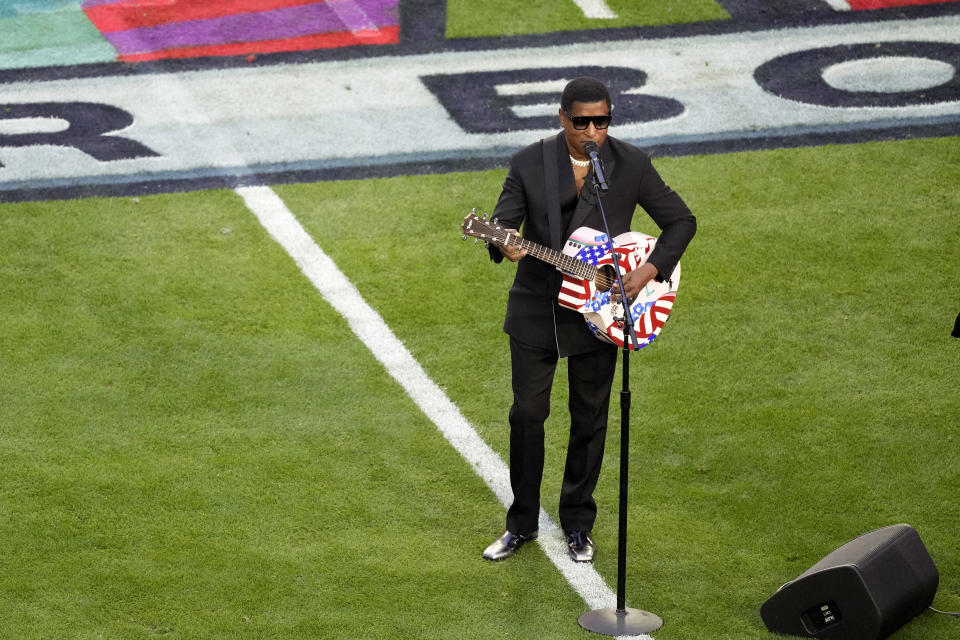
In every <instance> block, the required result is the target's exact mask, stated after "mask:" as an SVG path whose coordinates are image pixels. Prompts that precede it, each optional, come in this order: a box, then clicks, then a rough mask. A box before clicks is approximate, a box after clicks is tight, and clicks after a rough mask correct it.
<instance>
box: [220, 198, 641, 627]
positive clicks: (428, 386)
mask: <svg viewBox="0 0 960 640" xmlns="http://www.w3.org/2000/svg"><path fill="white" fill-rule="evenodd" d="M236 193H237V194H238V195H239V196H240V197H241V198H243V201H244V203H246V205H247V208H249V209H250V211H251V212H253V214H254V215H255V216H256V217H257V219H258V220H259V221H260V224H261V225H263V227H264V228H265V229H266V230H267V232H268V233H269V234H270V236H271V237H272V238H273V239H274V240H275V241H276V242H277V243H278V244H279V245H280V246H281V247H283V249H284V250H285V251H286V252H287V253H288V254H290V257H291V258H293V261H294V262H295V263H296V264H297V266H298V267H300V271H301V272H303V274H304V275H305V276H307V278H308V279H309V280H310V282H311V283H312V284H313V286H314V287H316V289H317V291H319V292H320V295H321V296H323V298H324V299H325V300H326V301H327V302H328V303H330V305H331V306H332V307H333V308H334V309H336V310H337V312H338V313H339V314H340V315H342V316H343V317H344V318H345V319H346V321H347V324H349V325H350V328H351V330H352V331H353V332H354V333H355V334H356V336H357V337H358V338H359V339H360V341H361V342H363V344H365V345H366V346H367V348H368V349H370V351H371V352H372V353H373V356H374V357H375V358H376V359H377V360H379V361H380V363H381V364H382V365H383V366H384V368H385V369H386V370H387V372H388V373H389V374H390V375H391V376H392V377H393V379H394V380H396V381H397V383H399V384H400V386H401V387H402V388H403V390H404V391H406V393H407V395H409V396H410V398H411V399H412V400H413V401H414V402H415V403H416V404H417V406H418V407H420V410H421V411H423V412H424V414H426V416H427V417H428V418H429V419H430V420H431V421H432V422H433V423H434V424H435V425H436V427H437V429H439V430H440V432H441V433H442V434H443V436H444V437H445V438H446V439H447V440H448V441H449V442H450V444H452V445H453V447H454V449H456V450H457V452H458V453H460V455H461V456H463V457H464V459H466V461H467V462H468V463H469V464H470V466H471V467H473V470H474V471H475V472H476V473H477V475H479V476H480V477H481V478H482V479H483V481H484V482H485V483H486V484H487V486H488V487H490V489H491V490H492V491H493V493H494V494H495V495H496V496H497V498H498V499H499V500H500V503H501V504H503V505H504V507H506V506H508V505H509V504H510V502H511V500H512V497H513V494H512V492H511V490H510V472H509V470H508V468H507V465H506V464H505V463H504V462H503V460H502V459H501V458H500V456H499V455H497V453H496V452H495V451H494V450H493V449H491V448H490V445H488V444H487V443H486V442H485V441H484V440H483V438H481V437H480V436H479V434H477V432H476V431H475V430H474V428H473V427H472V426H471V425H470V423H469V422H467V419H466V418H465V417H464V416H463V414H462V413H460V409H458V408H457V406H456V405H455V404H453V402H452V401H451V400H450V399H449V398H448V397H447V395H446V394H445V393H444V392H443V390H441V389H440V387H438V386H437V384H436V383H435V382H434V381H433V380H431V379H430V377H429V376H428V375H427V374H426V372H425V371H424V370H423V367H421V366H420V363H419V362H417V361H416V359H415V358H414V357H413V356H412V355H411V354H410V352H409V351H408V350H407V348H406V347H405V346H404V345H403V343H402V342H400V340H399V339H398V338H397V337H396V336H395V335H394V334H393V332H392V331H391V330H390V328H389V327H388V326H387V325H386V323H385V322H384V320H383V318H382V317H381V316H380V314H379V313H377V311H376V310H375V309H374V308H373V307H371V306H370V305H369V304H367V302H366V301H365V300H364V299H363V297H362V296H361V295H360V292H359V291H358V290H357V288H356V287H355V286H354V285H353V283H352V282H350V280H349V279H348V278H347V277H346V276H345V275H344V274H343V272H342V271H340V269H339V267H337V265H336V264H335V263H334V262H333V260H331V259H330V257H329V256H327V254H326V253H324V251H323V250H322V249H321V248H320V247H319V246H317V244H316V243H315V242H314V241H313V238H311V237H310V235H309V234H308V233H307V232H306V230H304V228H303V226H302V225H301V224H300V222H299V221H298V220H297V219H296V217H295V216H294V215H293V213H291V211H290V210H289V209H288V208H287V206H286V204H284V202H283V200H281V199H280V196H278V195H277V194H276V192H274V191H273V189H271V188H270V187H265V186H259V187H239V188H237V189H236ZM539 526H540V536H539V537H538V538H537V543H539V545H540V546H541V548H543V551H544V553H546V554H547V557H548V558H550V561H551V562H553V564H554V565H555V566H556V567H557V569H559V570H560V573H561V574H562V575H563V577H564V578H566V580H567V582H569V583H570V585H571V586H572V587H573V589H574V590H575V591H576V592H577V594H579V595H580V597H581V598H583V600H584V602H586V603H587V606H589V607H590V609H599V608H603V607H613V606H616V594H614V593H613V591H611V590H610V587H608V586H607V584H606V583H605V582H604V581H603V578H601V577H600V574H599V573H597V571H596V569H594V568H593V565H591V564H589V563H577V562H573V561H572V560H571V559H570V557H569V556H568V555H567V544H566V541H565V540H564V537H563V533H562V532H561V531H560V527H558V526H557V524H556V523H555V522H554V521H553V519H552V518H550V516H549V515H547V514H546V512H544V510H543V509H541V510H540V525H539ZM497 533H499V532H497ZM491 538H492V535H491ZM480 551H481V550H480V549H477V550H476V553H477V558H478V561H479V557H480ZM631 637H632V638H638V639H640V640H652V638H651V637H650V636H646V635H643V636H631Z"/></svg>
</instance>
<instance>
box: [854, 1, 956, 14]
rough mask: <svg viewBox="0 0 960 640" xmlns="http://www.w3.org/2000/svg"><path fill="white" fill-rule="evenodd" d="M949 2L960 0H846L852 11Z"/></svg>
mask: <svg viewBox="0 0 960 640" xmlns="http://www.w3.org/2000/svg"><path fill="white" fill-rule="evenodd" d="M949 2H960V0H847V4H849V5H850V8H851V9H853V10H854V11H868V10H870V9H888V8H890V7H906V6H910V5H915V4H947V3H949Z"/></svg>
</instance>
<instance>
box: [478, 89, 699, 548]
mask: <svg viewBox="0 0 960 640" xmlns="http://www.w3.org/2000/svg"><path fill="white" fill-rule="evenodd" d="M611 108H612V105H611V101H610V94H609V92H608V91H607V88H606V86H605V85H604V84H603V83H602V82H600V81H598V80H595V79H593V78H576V79H574V80H572V81H571V82H569V83H568V84H567V86H566V87H565V88H564V90H563V95H562V96H561V100H560V110H559V113H558V116H559V118H560V124H561V125H562V127H563V131H561V132H559V133H558V134H557V135H555V136H550V137H548V138H545V139H544V140H541V141H539V142H536V143H534V144H532V145H530V146H528V147H526V148H524V149H521V150H520V151H518V152H517V153H516V154H515V155H514V156H513V157H512V158H511V160H510V170H509V172H508V174H507V178H506V180H505V181H504V183H503V191H502V192H501V194H500V198H499V200H498V201H497V206H496V208H495V209H494V212H493V217H494V218H496V219H497V221H498V223H499V224H500V225H501V226H502V227H504V228H507V229H513V230H516V229H520V228H521V226H522V228H523V237H524V238H526V239H528V240H530V241H532V242H535V243H538V244H541V245H544V246H547V247H552V248H553V249H556V250H561V249H562V247H563V244H564V242H565V241H566V239H567V238H568V237H569V236H570V235H571V233H572V232H573V231H574V230H575V229H577V228H579V227H583V226H586V227H591V228H593V229H601V230H602V229H604V224H603V220H602V218H601V214H600V209H599V206H598V203H597V195H596V193H595V191H594V187H593V177H592V173H593V170H592V168H591V163H590V159H589V154H588V152H587V151H586V150H585V149H584V146H585V145H587V143H590V142H592V143H594V144H596V145H597V147H599V157H600V160H601V162H602V167H603V174H604V177H605V179H606V182H607V186H608V190H607V191H602V192H601V196H600V197H601V198H602V203H603V209H604V212H605V213H606V216H607V222H608V223H609V225H610V234H611V236H613V237H615V236H617V235H619V234H621V233H624V232H626V231H629V230H630V223H631V221H632V220H633V212H634V210H635V209H636V206H637V205H640V206H641V207H642V208H643V209H644V211H646V213H647V214H648V215H649V216H650V217H651V218H652V219H653V221H654V222H655V223H656V224H657V226H658V227H660V230H661V233H660V236H659V239H658V240H657V244H656V247H655V249H654V250H653V252H652V253H651V254H650V256H649V258H648V260H647V262H646V263H644V264H643V265H642V266H640V267H638V268H637V269H634V270H633V271H631V272H630V273H628V274H627V275H626V276H624V279H623V280H624V288H625V291H626V295H627V297H628V298H629V299H631V300H633V299H634V298H635V297H636V296H637V294H638V293H639V292H640V291H641V290H642V289H643V287H644V286H645V285H646V284H647V283H648V282H649V281H650V280H651V279H657V280H664V279H667V278H669V277H670V274H671V273H672V272H673V269H674V267H675V266H676V265H677V263H678V262H679V260H680V256H681V254H683V251H684V249H685V248H686V246H687V244H688V243H689V242H690V240H691V238H693V235H694V233H695V231H696V226H697V224H696V219H695V218H694V217H693V214H691V213H690V210H689V209H688V208H687V206H686V205H685V204H684V202H683V200H681V199H680V196H678V195H677V194H676V193H675V192H674V191H673V190H672V189H670V187H668V186H667V185H666V184H664V182H663V180H662V179H661V178H660V176H659V174H657V171H656V170H655V169H654V168H653V165H652V164H651V163H650V158H649V157H648V156H647V155H646V154H645V153H644V152H643V151H641V150H640V149H638V148H636V147H634V146H632V145H630V144H627V143H625V142H622V141H620V140H617V139H616V138H613V137H608V136H607V127H608V126H609V125H610V121H611ZM525 255H526V253H525V251H523V250H520V249H519V248H517V247H504V248H496V247H494V246H491V247H490V257H491V258H492V259H493V261H494V262H498V263H499V262H502V260H503V258H507V260H510V261H511V262H517V263H518V265H517V274H516V277H515V279H514V281H513V286H512V287H511V289H510V295H509V299H508V302H507V313H506V320H505V322H504V331H506V333H507V334H508V335H509V336H510V356H511V370H512V384H513V406H512V407H511V408H510V413H509V422H510V484H511V487H512V489H513V504H512V505H511V506H510V508H509V510H508V511H507V522H506V525H507V527H506V528H507V530H506V531H505V532H504V533H503V535H501V536H500V537H499V538H497V539H496V540H494V541H493V542H492V543H491V544H490V546H488V547H487V548H486V550H484V552H483V557H484V558H486V559H488V560H502V559H504V558H507V557H509V556H511V555H513V554H514V553H516V551H517V550H518V549H519V548H520V547H521V546H522V545H523V544H524V543H525V542H527V541H528V540H533V539H534V538H536V537H537V530H538V519H539V511H540V481H541V478H542V476H543V463H544V421H545V420H546V419H547V415H548V414H549V412H550V391H551V387H552V385H553V378H554V372H555V371H556V366H557V361H558V358H567V371H568V376H567V377H568V384H569V409H570V440H569V443H568V445H567V458H566V466H565V469H564V474H563V484H562V486H561V488H560V506H559V516H560V525H561V527H562V528H563V530H564V532H565V534H566V537H567V544H568V547H569V551H570V557H571V558H573V560H575V561H577V562H592V561H593V557H594V553H595V550H596V547H595V545H594V542H593V539H592V538H591V536H590V532H591V530H592V529H593V524H594V520H595V519H596V515H597V505H596V503H595V502H594V499H593V491H594V488H595V487H596V485H597V479H598V478H599V476H600V466H601V463H602V461H603V448H604V441H605V439H606V433H607V410H608V407H609V404H610V388H611V385H612V382H613V375H614V371H615V369H616V361H617V351H618V349H617V347H616V346H615V345H612V344H609V343H606V342H602V341H601V340H599V339H597V338H596V337H595V336H594V335H593V334H592V333H591V331H590V330H589V328H588V327H587V324H586V322H584V319H583V317H582V316H581V314H579V313H577V312H576V311H573V310H571V309H567V308H565V307H561V306H559V305H558V304H557V296H558V294H559V291H560V285H561V282H562V275H561V274H560V272H558V271H557V270H556V269H555V268H554V267H552V266H550V265H549V264H547V263H545V262H541V261H539V260H536V259H534V258H530V259H527V260H524V259H523V258H524V256H525Z"/></svg>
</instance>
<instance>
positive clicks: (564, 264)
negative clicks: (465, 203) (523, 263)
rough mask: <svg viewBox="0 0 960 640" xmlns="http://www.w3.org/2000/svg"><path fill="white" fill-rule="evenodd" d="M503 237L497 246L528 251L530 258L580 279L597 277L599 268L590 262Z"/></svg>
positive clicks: (524, 241)
mask: <svg viewBox="0 0 960 640" xmlns="http://www.w3.org/2000/svg"><path fill="white" fill-rule="evenodd" d="M503 236H504V237H503V238H502V240H501V241H499V242H496V241H495V244H499V245H502V246H505V247H519V248H520V249H521V250H523V251H526V252H527V255H528V256H533V257H534V258H536V259H537V260H542V261H544V262H546V263H547V264H551V265H553V266H555V267H556V268H558V269H560V270H561V271H564V272H566V273H569V274H571V275H575V276H577V277H578V278H583V279H585V280H593V279H594V278H595V277H596V275H597V268H596V267H595V266H593V265H592V264H590V263H588V262H584V261H583V260H577V259H576V258H574V257H573V256H568V255H567V254H565V253H561V252H559V251H556V250H554V249H550V248H548V247H545V246H543V245H542V244H537V243H536V242H531V241H530V240H525V239H523V238H518V237H517V236H515V235H511V234H509V233H504V234H503Z"/></svg>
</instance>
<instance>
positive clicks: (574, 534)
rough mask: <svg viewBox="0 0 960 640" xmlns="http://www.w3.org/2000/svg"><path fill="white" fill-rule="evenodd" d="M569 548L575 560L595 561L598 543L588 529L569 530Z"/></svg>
mask: <svg viewBox="0 0 960 640" xmlns="http://www.w3.org/2000/svg"><path fill="white" fill-rule="evenodd" d="M567 548H568V549H569V551H570V557H571V558H573V561H574V562H593V556H594V554H596V552H597V545H596V544H594V542H593V538H591V537H590V533H589V532H588V531H567Z"/></svg>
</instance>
